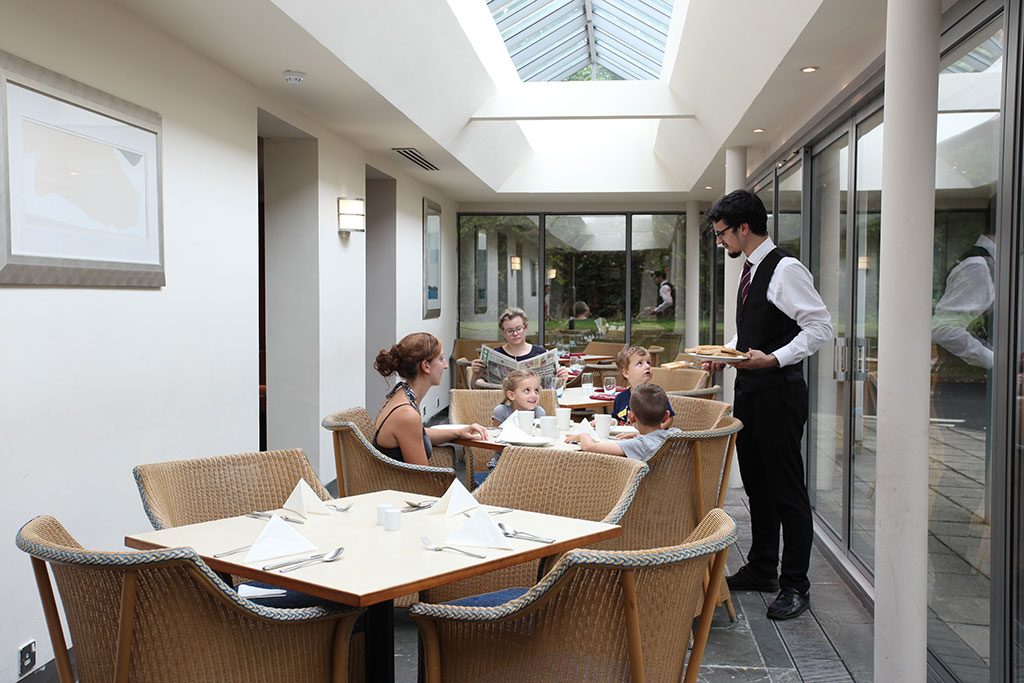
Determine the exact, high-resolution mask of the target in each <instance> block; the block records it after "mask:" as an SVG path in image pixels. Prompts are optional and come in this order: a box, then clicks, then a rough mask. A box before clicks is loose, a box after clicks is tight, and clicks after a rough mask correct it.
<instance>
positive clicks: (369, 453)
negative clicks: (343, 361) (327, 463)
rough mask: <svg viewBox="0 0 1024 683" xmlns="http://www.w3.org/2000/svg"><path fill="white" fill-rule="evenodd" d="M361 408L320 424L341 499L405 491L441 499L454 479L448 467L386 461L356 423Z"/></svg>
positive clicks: (334, 416) (453, 472)
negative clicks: (329, 443) (329, 442)
mask: <svg viewBox="0 0 1024 683" xmlns="http://www.w3.org/2000/svg"><path fill="white" fill-rule="evenodd" d="M360 413H361V414H362V415H365V414H366V411H365V410H364V409H363V408H354V409H352V410H345V411H342V412H340V413H334V414H332V415H328V416H327V417H325V418H324V421H323V422H322V423H321V424H322V425H323V427H324V429H329V430H330V431H331V432H332V433H333V436H334V464H335V467H336V468H337V472H338V490H339V491H340V492H341V494H342V495H344V496H355V495H359V494H361V493H369V492H371V491H384V490H388V489H393V490H395V491H406V492H408V493H419V494H421V495H424V496H442V495H444V492H445V491H446V490H447V489H448V486H450V485H451V483H452V480H453V479H455V470H454V469H452V468H451V467H432V466H426V465H412V464H410V463H405V462H399V461H397V460H394V459H392V458H389V457H387V456H386V455H384V454H383V453H381V452H380V451H378V450H377V449H376V448H374V447H373V446H372V445H371V444H370V441H369V439H367V438H366V436H364V435H363V431H362V429H361V428H360V425H359V422H358V420H361V415H360Z"/></svg>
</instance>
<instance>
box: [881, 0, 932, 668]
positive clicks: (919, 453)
mask: <svg viewBox="0 0 1024 683" xmlns="http://www.w3.org/2000/svg"><path fill="white" fill-rule="evenodd" d="M940 13H941V8H940V1H939V0H902V2H890V3H887V6H886V37H885V102H884V105H885V134H884V140H883V143H882V214H881V236H880V242H881V244H880V255H879V282H878V292H879V296H878V330H879V335H878V370H879V372H878V420H877V425H878V438H877V443H878V455H877V470H876V477H877V482H876V487H875V557H876V558H877V561H876V562H875V655H874V656H875V671H874V679H875V680H876V681H902V682H903V683H916V682H917V681H924V680H925V679H926V675H927V669H926V650H925V648H926V645H927V608H928V576H927V563H928V387H929V382H928V380H929V377H928V373H929V357H930V355H931V354H930V344H931V341H930V340H931V304H932V259H931V248H932V244H933V241H934V234H935V228H934V225H933V224H932V216H934V215H935V118H936V101H937V99H938V57H939V43H938V40H939V17H940ZM910 254H913V255H916V256H915V257H910V258H908V255H910Z"/></svg>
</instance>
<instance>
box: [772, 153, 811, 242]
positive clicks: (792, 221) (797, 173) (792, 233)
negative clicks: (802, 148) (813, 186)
mask: <svg viewBox="0 0 1024 683" xmlns="http://www.w3.org/2000/svg"><path fill="white" fill-rule="evenodd" d="M803 172H804V165H803V164H802V163H796V164H794V165H793V166H791V167H790V168H788V169H786V172H785V173H781V174H780V175H779V196H778V200H779V236H778V239H776V240H775V243H776V244H777V245H779V246H780V247H782V248H783V249H785V250H786V251H788V252H789V253H790V254H791V255H793V256H795V257H796V258H800V229H801V223H802V217H801V209H802V206H801V205H802V202H803V179H804V178H803ZM769 234H770V233H769Z"/></svg>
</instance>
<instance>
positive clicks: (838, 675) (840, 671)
mask: <svg viewBox="0 0 1024 683" xmlns="http://www.w3.org/2000/svg"><path fill="white" fill-rule="evenodd" d="M797 671H799V672H800V680H802V681H804V683H842V682H843V681H852V680H853V678H852V677H851V676H850V672H849V671H847V670H846V667H845V666H844V665H843V663H842V662H840V661H839V660H833V661H827V660H820V659H811V660H807V661H806V662H798V663H797Z"/></svg>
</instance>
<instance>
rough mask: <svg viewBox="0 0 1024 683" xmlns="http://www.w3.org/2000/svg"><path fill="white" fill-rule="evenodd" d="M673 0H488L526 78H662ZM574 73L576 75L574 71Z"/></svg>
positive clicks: (520, 72) (502, 35)
mask: <svg viewBox="0 0 1024 683" xmlns="http://www.w3.org/2000/svg"><path fill="white" fill-rule="evenodd" d="M673 2H674V0H487V8H488V9H489V10H490V12H491V16H492V17H493V18H494V21H495V23H496V24H497V26H498V31H499V32H500V33H501V38H502V40H504V41H505V47H506V48H507V49H508V52H509V55H510V56H511V57H512V63H513V64H514V65H515V67H516V70H517V71H518V72H519V77H520V78H521V79H523V80H524V81H563V80H567V79H569V78H570V77H572V76H574V75H577V74H578V73H579V72H580V70H581V69H583V68H585V67H587V66H590V67H592V68H591V69H590V70H589V73H592V74H595V76H596V74H598V73H601V72H600V68H604V69H605V70H607V71H610V72H612V73H614V74H615V75H616V76H621V77H622V78H626V79H631V80H654V79H657V78H659V77H660V75H661V69H662V63H663V62H664V59H665V43H666V41H667V38H668V27H669V24H670V22H671V20H672V9H673ZM577 78H578V76H577Z"/></svg>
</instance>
